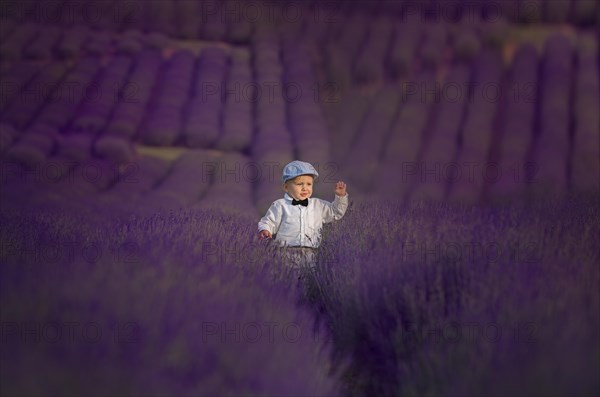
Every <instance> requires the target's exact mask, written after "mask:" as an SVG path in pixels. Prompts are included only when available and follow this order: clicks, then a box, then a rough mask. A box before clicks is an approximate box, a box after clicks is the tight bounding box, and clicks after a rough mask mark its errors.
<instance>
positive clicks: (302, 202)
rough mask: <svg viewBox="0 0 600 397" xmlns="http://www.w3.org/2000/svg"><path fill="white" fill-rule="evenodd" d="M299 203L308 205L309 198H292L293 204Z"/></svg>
mask: <svg viewBox="0 0 600 397" xmlns="http://www.w3.org/2000/svg"><path fill="white" fill-rule="evenodd" d="M298 204H300V205H303V206H305V207H307V206H308V199H307V198H305V199H304V200H295V199H292V205H298Z"/></svg>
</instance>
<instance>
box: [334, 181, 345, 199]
mask: <svg viewBox="0 0 600 397" xmlns="http://www.w3.org/2000/svg"><path fill="white" fill-rule="evenodd" d="M335 194H337V195H338V196H345V195H346V184H345V183H344V182H342V181H339V182H338V183H336V184H335Z"/></svg>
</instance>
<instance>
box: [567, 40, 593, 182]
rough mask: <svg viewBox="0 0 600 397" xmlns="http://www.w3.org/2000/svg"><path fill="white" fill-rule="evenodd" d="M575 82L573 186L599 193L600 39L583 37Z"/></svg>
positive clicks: (572, 154)
mask: <svg viewBox="0 0 600 397" xmlns="http://www.w3.org/2000/svg"><path fill="white" fill-rule="evenodd" d="M578 47H579V48H578V49H577V55H576V56H577V62H576V64H577V66H576V71H575V79H574V98H573V116H574V119H575V126H574V131H573V133H574V140H573V152H572V153H571V159H572V166H571V174H570V175H571V178H570V181H571V186H572V187H573V188H574V189H575V190H577V191H588V190H589V191H597V190H598V180H600V165H599V164H598V158H600V152H599V150H600V118H599V117H600V116H599V115H600V113H599V112H598V109H600V83H599V79H600V77H599V74H600V69H599V67H598V63H599V61H598V39H597V38H594V37H593V36H592V35H589V34H588V35H581V36H580V37H579V46H578Z"/></svg>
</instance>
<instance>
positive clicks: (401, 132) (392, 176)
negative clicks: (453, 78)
mask: <svg viewBox="0 0 600 397" xmlns="http://www.w3.org/2000/svg"><path fill="white" fill-rule="evenodd" d="M434 82H435V80H434V76H433V75H432V74H431V73H430V72H427V71H424V72H422V73H421V74H419V75H418V76H417V77H416V78H415V84H416V85H417V86H418V87H421V88H423V87H431V86H432V85H433V84H434ZM402 95H403V98H404V97H406V99H404V100H403V102H404V104H403V106H402V108H401V109H400V111H399V114H398V116H397V117H396V118H395V119H394V121H393V123H392V127H391V129H390V133H389V135H388V136H387V137H386V141H385V144H384V150H383V152H382V156H381V166H380V168H379V169H380V171H379V172H378V176H377V178H376V180H377V182H376V185H377V192H378V193H379V194H380V195H381V196H383V197H393V198H397V199H399V200H401V201H402V200H404V199H405V198H406V196H407V194H408V193H409V191H410V190H411V189H412V188H413V187H414V185H416V184H418V183H419V179H418V176H419V175H420V172H419V171H420V170H417V168H418V166H417V164H418V162H417V161H418V159H419V158H418V156H419V150H420V146H421V143H422V142H424V134H425V132H426V129H427V125H428V118H429V117H432V116H431V113H432V108H433V103H432V102H431V101H426V102H425V101H423V100H422V97H421V96H420V95H410V96H409V95H407V94H406V92H405V93H403V94H402Z"/></svg>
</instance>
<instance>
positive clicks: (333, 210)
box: [323, 193, 348, 223]
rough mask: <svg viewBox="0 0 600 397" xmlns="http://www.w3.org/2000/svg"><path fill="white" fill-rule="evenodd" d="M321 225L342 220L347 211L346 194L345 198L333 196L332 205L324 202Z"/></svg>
mask: <svg viewBox="0 0 600 397" xmlns="http://www.w3.org/2000/svg"><path fill="white" fill-rule="evenodd" d="M324 203H325V208H324V209H323V223H329V222H333V221H337V220H340V219H342V217H343V216H344V214H345V213H346V210H347V209H348V193H346V195H345V196H341V197H340V196H338V195H337V194H336V195H335V199H334V200H333V202H332V203H330V202H328V201H324Z"/></svg>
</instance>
